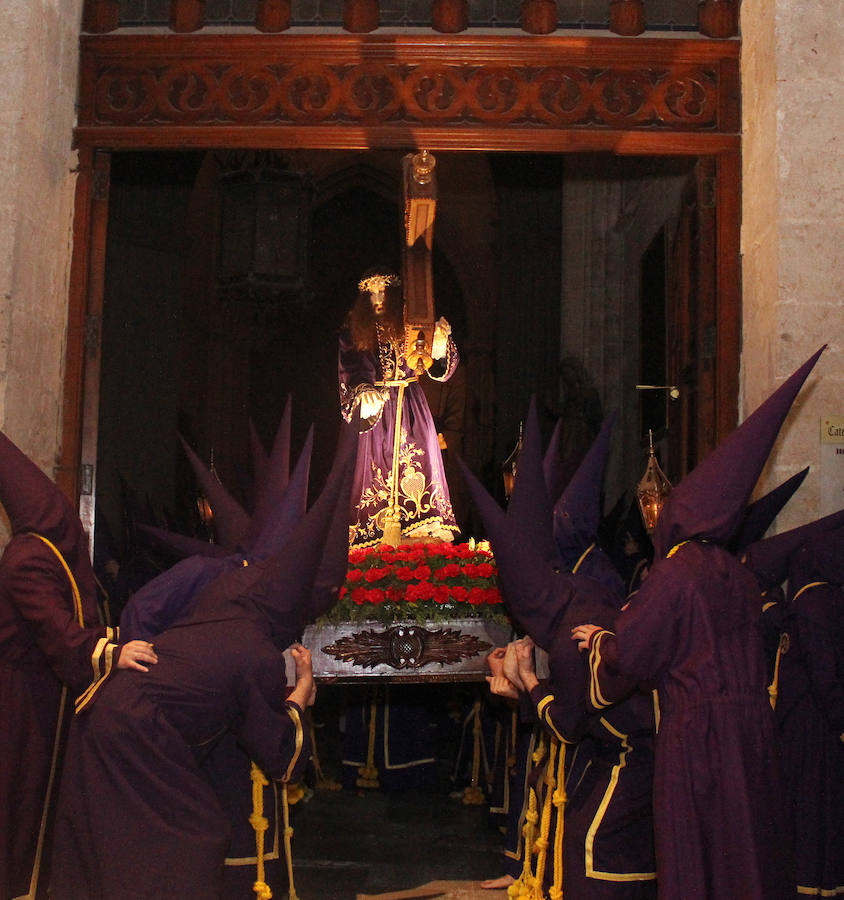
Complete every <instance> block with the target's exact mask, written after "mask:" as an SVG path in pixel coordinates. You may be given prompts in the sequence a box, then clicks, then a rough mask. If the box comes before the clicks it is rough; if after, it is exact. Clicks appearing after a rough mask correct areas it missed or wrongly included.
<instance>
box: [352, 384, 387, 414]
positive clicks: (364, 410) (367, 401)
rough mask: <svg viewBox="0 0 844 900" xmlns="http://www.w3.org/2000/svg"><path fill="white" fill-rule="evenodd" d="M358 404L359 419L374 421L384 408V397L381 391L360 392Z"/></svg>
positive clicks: (373, 389)
mask: <svg viewBox="0 0 844 900" xmlns="http://www.w3.org/2000/svg"><path fill="white" fill-rule="evenodd" d="M358 402H359V404H360V417H361V419H362V420H363V421H366V420H368V419H376V418H378V416H379V415H380V414H381V410H382V409H383V407H384V396H383V394H382V393H381V391H379V390H376V389H375V388H371V389H369V390H366V391H361V393H360V396H359V397H358Z"/></svg>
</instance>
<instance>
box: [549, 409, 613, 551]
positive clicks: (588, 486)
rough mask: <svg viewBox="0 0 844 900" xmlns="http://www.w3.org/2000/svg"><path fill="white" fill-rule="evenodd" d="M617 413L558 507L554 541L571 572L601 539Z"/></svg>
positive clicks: (592, 447)
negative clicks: (604, 492)
mask: <svg viewBox="0 0 844 900" xmlns="http://www.w3.org/2000/svg"><path fill="white" fill-rule="evenodd" d="M617 417H618V415H617V413H616V412H613V413H612V414H611V415H609V416H607V418H606V419H604V422H603V425H602V426H601V430H600V431H599V432H598V435H597V436H596V437H595V440H594V441H593V442H592V446H591V447H590V448H589V450H588V451H587V452H586V455H585V456H584V457H583V459H582V460H581V463H580V465H579V466H578V467H577V470H576V471H575V473H574V475H572V477H571V480H570V481H569V483H568V484H567V485H566V487H565V490H564V491H563V493H562V494H561V495H560V497H559V499H558V500H557V502H556V503H555V504H554V540H555V541H556V542H557V547H558V548H559V550H560V554H561V555H562V557H563V560H564V561H565V562H566V564H567V567H568V568H572V566H574V565H575V563H576V562H577V561H578V559H580V556H581V555H582V554H583V552H584V550H586V549H587V548H588V547H589V546H590V545H591V544H593V543H594V542H595V540H596V539H597V537H598V525H599V523H600V521H601V495H602V486H603V483H604V469H605V468H606V464H607V456H608V455H609V450H610V438H611V436H612V430H613V426H614V425H615V421H616V418H617Z"/></svg>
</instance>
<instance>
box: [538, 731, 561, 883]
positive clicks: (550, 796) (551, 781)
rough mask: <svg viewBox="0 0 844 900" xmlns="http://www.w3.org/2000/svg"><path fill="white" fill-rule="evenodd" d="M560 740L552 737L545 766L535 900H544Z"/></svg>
mask: <svg viewBox="0 0 844 900" xmlns="http://www.w3.org/2000/svg"><path fill="white" fill-rule="evenodd" d="M559 746H560V742H559V741H558V740H557V739H556V738H552V739H551V750H550V752H549V754H548V765H547V766H546V767H545V797H544V799H543V803H542V820H541V822H540V826H539V837H538V838H537V841H536V846H537V849H538V850H539V852H538V854H537V857H536V877H535V878H534V884H533V900H543V895H544V890H543V888H542V884H543V882H544V880H545V863H546V861H547V859H548V836H549V835H550V834H551V810H552V808H553V806H554V788H555V787H556V785H557V781H556V778H555V776H554V762H555V760H556V758H557V749H558V748H559Z"/></svg>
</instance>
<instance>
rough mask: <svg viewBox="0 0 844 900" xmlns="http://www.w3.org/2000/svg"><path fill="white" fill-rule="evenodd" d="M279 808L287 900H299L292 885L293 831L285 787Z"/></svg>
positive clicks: (285, 787)
mask: <svg viewBox="0 0 844 900" xmlns="http://www.w3.org/2000/svg"><path fill="white" fill-rule="evenodd" d="M281 808H282V810H283V813H284V858H285V860H286V861H287V884H288V888H287V900H299V895H298V894H297V893H296V886H295V885H294V884H293V845H292V843H291V842H292V839H293V829H292V828H291V827H290V803H289V801H288V797H287V785H286V784H285V785H282V791H281Z"/></svg>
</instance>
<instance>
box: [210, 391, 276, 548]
mask: <svg viewBox="0 0 844 900" xmlns="http://www.w3.org/2000/svg"><path fill="white" fill-rule="evenodd" d="M291 406H292V403H291V398H290V395H288V397H287V401H286V403H285V404H284V411H283V412H282V414H281V420H280V422H279V425H278V428H277V429H276V435H275V439H274V441H273V447H272V451H271V452H270V455H269V457H268V458H267V460H266V464H265V465H264V466H263V470H262V471H261V472H260V473H256V478H255V509H254V511H253V513H252V517H251V520H250V522H249V527H248V528H247V530H246V534H245V536H244V545H245V547H246V548H247V550H248V548H249V547H251V545H252V544H253V543H254V542H255V540H256V539H257V537H258V535H259V534H260V533H261V532H262V530H263V529H264V526H265V525H266V523H267V519H268V518H269V517H270V516H271V515H272V514H273V510H275V508H276V507H277V506H278V504H279V503H280V502H281V498H282V497H283V496H284V492H285V491H286V490H287V483H288V481H289V480H290V418H291ZM212 509H213V506H212Z"/></svg>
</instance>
